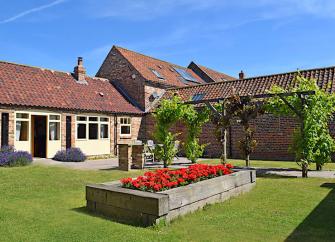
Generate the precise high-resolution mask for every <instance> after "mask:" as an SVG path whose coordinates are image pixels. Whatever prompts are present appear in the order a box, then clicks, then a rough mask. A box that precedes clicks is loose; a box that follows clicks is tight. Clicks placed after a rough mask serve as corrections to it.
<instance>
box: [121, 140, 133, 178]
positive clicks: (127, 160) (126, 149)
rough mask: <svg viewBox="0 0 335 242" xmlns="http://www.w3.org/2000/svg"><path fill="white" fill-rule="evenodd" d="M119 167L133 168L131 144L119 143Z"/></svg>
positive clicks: (124, 169)
mask: <svg viewBox="0 0 335 242" xmlns="http://www.w3.org/2000/svg"><path fill="white" fill-rule="evenodd" d="M118 147H119V156H118V157H119V169H120V170H122V171H129V170H130V169H131V153H132V151H131V150H132V149H131V146H130V145H128V144H119V145H118Z"/></svg>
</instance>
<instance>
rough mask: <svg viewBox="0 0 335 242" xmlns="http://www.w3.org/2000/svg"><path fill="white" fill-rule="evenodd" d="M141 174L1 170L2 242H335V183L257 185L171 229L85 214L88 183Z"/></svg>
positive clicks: (270, 181)
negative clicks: (134, 225)
mask: <svg viewBox="0 0 335 242" xmlns="http://www.w3.org/2000/svg"><path fill="white" fill-rule="evenodd" d="M233 163H234V162H233ZM252 164H253V161H252ZM138 174H141V172H121V171H79V170H71V169H66V168H60V167H47V166H37V165H33V166H28V167H18V168H0V177H1V183H0V194H1V200H0V241H285V240H286V241H305V242H306V241H334V238H335V230H334V228H335V219H334V218H335V179H321V178H308V179H300V178H276V177H266V178H258V180H257V185H256V187H255V189H254V190H252V191H251V192H250V193H248V194H244V195H241V196H239V197H237V198H234V199H231V200H229V201H226V202H225V203H221V204H216V205H211V206H208V207H206V208H205V209H204V210H202V211H197V212H195V213H193V214H189V215H187V216H185V217H183V218H180V219H178V220H176V221H175V222H173V223H172V224H170V225H167V226H163V225H162V226H157V227H151V228H140V227H133V226H129V225H124V224H119V223H115V222H113V221H110V220H107V219H105V218H103V217H99V216H94V215H92V214H88V213H87V212H86V210H85V208H84V206H85V193H84V191H85V190H84V189H85V188H84V186H85V184H87V183H94V182H105V181H111V180H116V179H119V178H122V177H126V176H136V175H138Z"/></svg>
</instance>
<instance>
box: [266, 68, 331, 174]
mask: <svg viewBox="0 0 335 242" xmlns="http://www.w3.org/2000/svg"><path fill="white" fill-rule="evenodd" d="M294 83H295V85H294V86H292V87H289V88H288V89H286V90H285V89H283V88H281V87H278V86H274V87H273V88H272V90H271V92H272V93H285V92H303V91H315V94H314V95H309V96H301V95H300V94H297V95H292V96H288V97H286V98H285V99H283V98H280V96H275V97H273V98H271V99H270V100H269V101H268V104H267V109H268V110H269V111H270V112H272V113H274V114H277V115H290V116H293V117H296V118H297V119H298V120H299V121H300V124H301V127H300V129H296V130H295V132H294V136H293V137H294V139H293V145H292V146H291V150H293V151H294V152H295V159H296V162H297V163H298V164H299V165H300V166H301V167H302V176H303V177H307V172H308V165H309V164H310V163H311V162H315V163H316V169H317V170H321V168H322V166H323V164H324V163H326V162H330V161H331V154H332V152H334V150H335V143H334V140H333V138H332V137H331V136H330V133H329V128H328V122H329V121H330V120H331V119H332V118H333V113H334V111H335V96H334V95H332V94H329V93H326V92H324V91H322V90H320V88H319V87H318V85H317V83H316V81H315V80H313V79H306V78H303V77H302V76H301V75H300V74H299V73H298V74H297V76H296V78H295V82H294Z"/></svg>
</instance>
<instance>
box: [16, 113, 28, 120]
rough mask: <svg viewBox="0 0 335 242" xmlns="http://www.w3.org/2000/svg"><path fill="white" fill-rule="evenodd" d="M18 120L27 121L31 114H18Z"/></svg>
mask: <svg viewBox="0 0 335 242" xmlns="http://www.w3.org/2000/svg"><path fill="white" fill-rule="evenodd" d="M16 118H25V119H28V118H29V114H28V113H17V114H16Z"/></svg>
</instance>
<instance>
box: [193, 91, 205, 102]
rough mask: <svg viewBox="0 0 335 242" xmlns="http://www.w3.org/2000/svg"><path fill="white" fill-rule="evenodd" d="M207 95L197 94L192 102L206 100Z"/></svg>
mask: <svg viewBox="0 0 335 242" xmlns="http://www.w3.org/2000/svg"><path fill="white" fill-rule="evenodd" d="M204 96H205V94H204V93H197V94H194V95H193V97H192V101H200V100H202V99H203V98H204Z"/></svg>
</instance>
